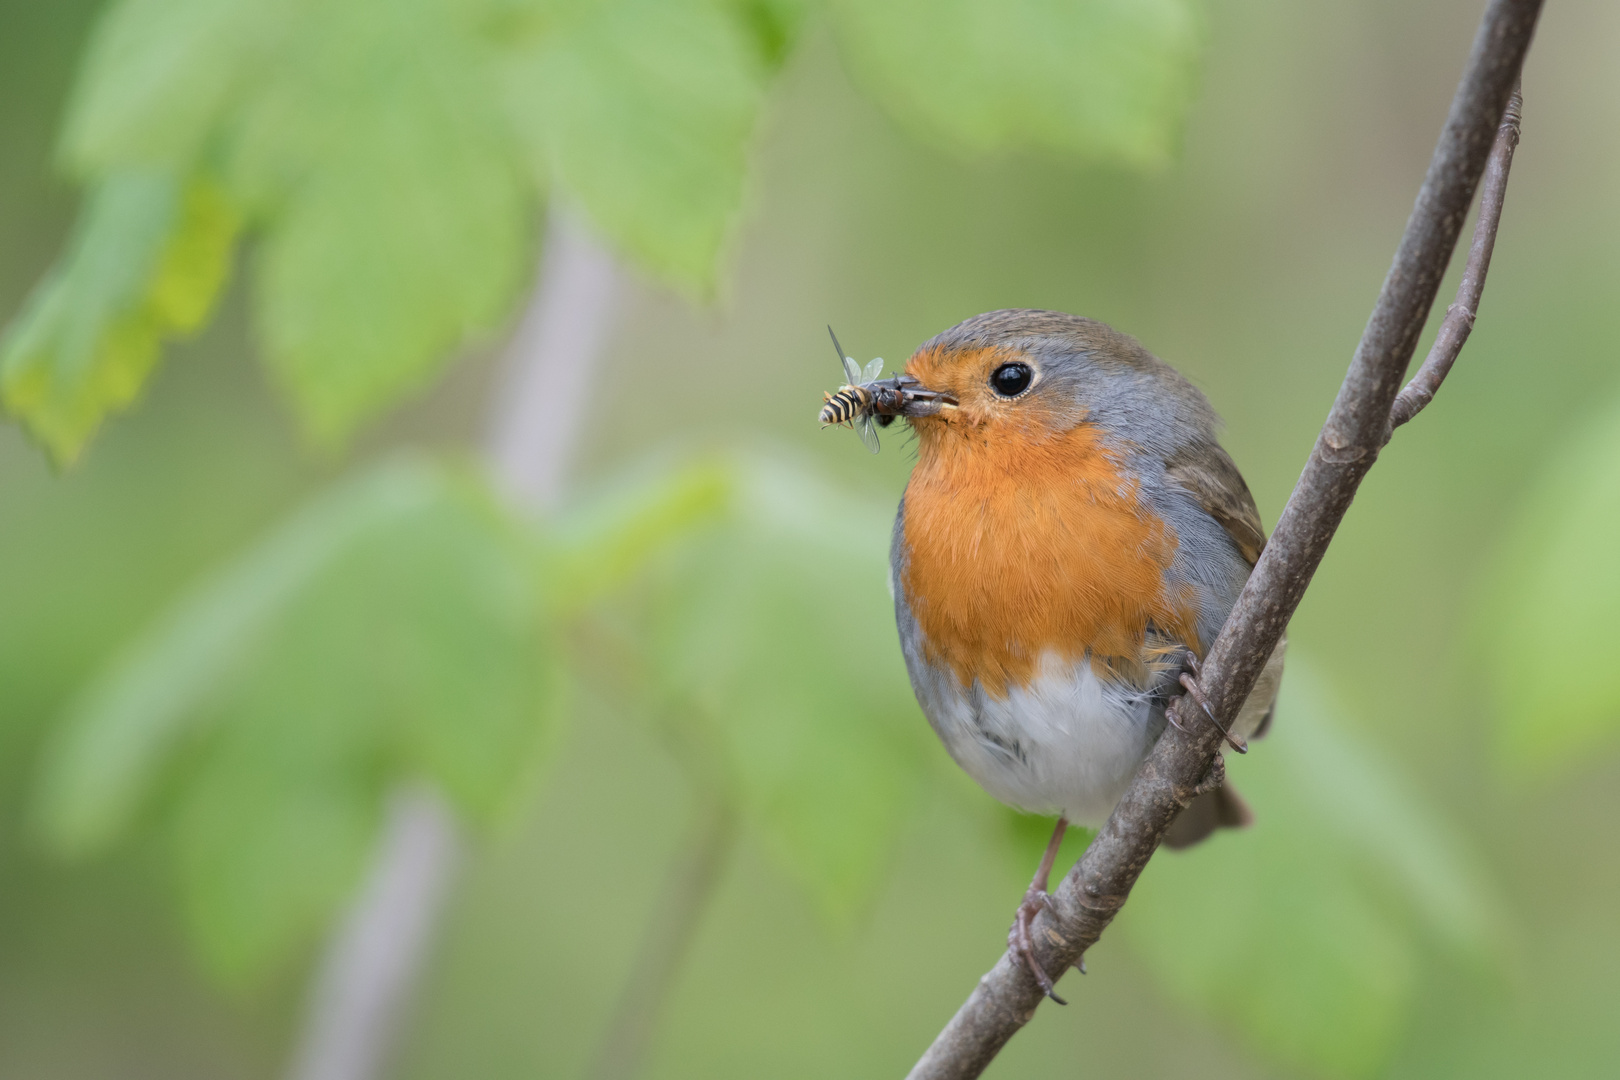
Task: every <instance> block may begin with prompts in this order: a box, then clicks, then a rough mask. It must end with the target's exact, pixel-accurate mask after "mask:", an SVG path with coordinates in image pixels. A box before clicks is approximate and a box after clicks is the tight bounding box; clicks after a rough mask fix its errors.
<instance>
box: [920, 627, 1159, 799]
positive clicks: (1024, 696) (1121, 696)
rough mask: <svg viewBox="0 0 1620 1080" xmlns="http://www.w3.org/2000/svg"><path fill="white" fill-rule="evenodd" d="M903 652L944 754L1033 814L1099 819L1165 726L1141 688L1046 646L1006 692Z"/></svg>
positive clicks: (988, 788) (995, 792)
mask: <svg viewBox="0 0 1620 1080" xmlns="http://www.w3.org/2000/svg"><path fill="white" fill-rule="evenodd" d="M909 651H910V650H908V652H909ZM907 660H908V661H912V663H911V664H910V665H909V666H911V667H912V673H911V674H912V683H913V685H914V687H915V688H916V690H917V697H918V700H919V701H920V702H921V704H922V707H923V712H924V713H925V714H927V716H928V720H929V722H930V723H931V724H932V725H933V727H934V730H935V731H936V732H938V733H939V737H940V739H941V740H943V741H944V743H945V748H946V750H948V751H949V752H950V755H951V757H952V758H954V759H955V760H956V763H957V764H958V765H960V766H961V767H962V768H963V769H964V770H965V771H966V772H967V774H968V775H969V776H971V777H973V779H975V780H977V781H978V782H979V784H980V786H982V787H983V788H984V789H985V790H986V791H987V792H989V793H990V794H991V795H992V796H994V797H995V798H997V799H999V800H1001V801H1002V802H1004V803H1008V804H1009V805H1012V806H1016V807H1019V808H1020V809H1023V810H1029V811H1032V812H1034V813H1041V814H1062V815H1064V816H1065V817H1067V818H1068V819H1069V820H1070V821H1074V822H1078V823H1081V824H1086V825H1100V824H1101V823H1102V821H1103V819H1104V818H1106V817H1107V816H1108V813H1109V811H1110V810H1112V809H1113V808H1114V804H1115V803H1116V802H1118V801H1119V797H1120V795H1122V794H1124V791H1125V787H1126V785H1127V784H1129V783H1130V779H1131V776H1132V775H1133V774H1134V773H1135V772H1136V767H1137V765H1138V764H1139V763H1140V762H1141V760H1142V758H1143V756H1144V755H1146V753H1147V751H1148V748H1149V747H1151V746H1152V745H1153V743H1154V741H1155V740H1156V739H1157V738H1158V737H1159V734H1160V732H1162V731H1163V730H1164V716H1163V713H1162V711H1159V710H1156V709H1154V707H1153V702H1152V698H1151V696H1150V695H1149V694H1148V693H1145V692H1142V691H1138V690H1135V689H1133V688H1131V687H1129V686H1126V685H1123V684H1121V683H1118V682H1115V681H1111V680H1105V679H1101V678H1099V677H1098V676H1097V674H1096V673H1095V672H1094V671H1093V670H1092V667H1091V664H1090V663H1089V662H1087V661H1084V660H1082V661H1079V662H1073V661H1064V660H1061V659H1059V658H1058V657H1057V656H1055V655H1051V654H1049V655H1047V656H1045V657H1043V658H1042V660H1041V663H1040V665H1039V667H1038V669H1037V673H1036V676H1035V678H1034V679H1032V680H1031V681H1030V682H1029V684H1028V685H1027V686H1024V687H1015V688H1013V689H1012V690H1010V692H1009V693H1008V695H1007V697H1006V698H1005V699H997V698H995V697H992V696H991V695H989V694H986V693H985V692H984V691H983V690H982V689H980V688H979V687H978V686H977V685H976V684H975V685H974V686H973V687H972V688H969V689H964V688H963V687H962V685H961V683H960V681H959V680H958V679H957V678H956V676H955V674H954V673H953V672H951V671H949V670H942V669H939V668H935V667H933V666H932V665H930V664H927V663H926V662H917V660H920V658H917V660H914V659H913V657H912V656H908V657H907Z"/></svg>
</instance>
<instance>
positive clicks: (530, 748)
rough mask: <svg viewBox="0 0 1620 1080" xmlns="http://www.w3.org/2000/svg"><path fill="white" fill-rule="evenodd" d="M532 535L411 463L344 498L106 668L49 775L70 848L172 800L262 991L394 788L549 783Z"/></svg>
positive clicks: (350, 864) (553, 680)
mask: <svg viewBox="0 0 1620 1080" xmlns="http://www.w3.org/2000/svg"><path fill="white" fill-rule="evenodd" d="M540 565H541V564H540V563H539V561H538V560H537V558H536V556H535V551H534V548H533V546H532V543H531V540H530V538H529V537H528V536H527V535H526V534H523V533H520V532H518V531H516V530H515V529H514V528H513V527H512V526H510V525H509V524H508V523H507V522H505V521H504V520H503V519H502V518H501V517H500V516H499V515H498V514H497V513H496V511H495V510H494V509H493V507H492V504H490V503H489V502H488V501H487V500H486V499H485V498H484V497H483V495H482V494H481V493H480V492H479V491H478V489H477V488H476V486H475V485H473V484H472V483H471V482H470V481H468V480H465V479H459V478H457V477H455V476H453V475H451V474H448V473H446V472H444V471H443V470H440V469H437V468H434V467H430V466H427V465H424V464H421V463H417V462H410V461H405V462H398V463H394V464H391V465H388V466H385V467H382V468H379V469H376V470H374V471H372V472H370V473H367V474H365V475H363V476H361V477H359V478H356V479H354V480H352V481H350V482H349V483H347V484H344V485H341V486H339V487H338V488H336V489H334V490H333V491H331V492H329V493H328V494H326V495H325V496H323V497H322V498H321V499H318V500H317V501H316V502H315V503H313V504H312V505H311V506H310V507H308V508H307V509H306V510H305V511H303V512H302V513H300V514H298V515H297V516H295V517H294V518H293V520H292V521H291V522H290V523H289V524H288V525H287V526H286V527H285V528H284V529H283V530H281V531H280V532H279V533H277V534H276V535H274V536H272V537H271V538H270V539H269V540H267V541H266V542H265V543H264V544H262V545H261V546H260V547H259V548H258V549H256V550H254V551H252V552H249V553H248V554H247V555H245V556H244V557H243V558H242V559H240V560H239V561H238V562H237V563H235V564H234V565H232V566H230V567H228V568H227V569H226V570H225V571H224V572H223V573H221V574H220V575H218V576H217V577H216V578H214V579H213V580H212V581H211V582H209V583H208V584H206V585H204V586H203V587H202V588H200V589H199V590H198V591H197V593H196V594H194V595H193V596H192V597H191V598H190V599H189V600H188V601H186V602H185V603H183V604H181V605H180V606H179V607H178V608H177V609H176V610H175V611H174V612H173V613H172V614H171V615H170V616H169V617H167V618H166V619H164V620H163V621H162V622H160V623H159V624H158V625H157V626H156V627H155V628H154V629H153V630H152V631H151V632H150V633H149V634H148V635H146V636H145V637H144V638H143V639H141V640H140V641H138V642H137V643H136V645H135V646H134V648H133V649H132V650H131V652H130V653H129V655H128V656H127V657H126V659H125V660H124V661H123V662H121V663H120V664H119V665H117V666H116V667H115V668H113V669H112V670H111V672H110V673H109V675H108V676H107V677H106V678H105V679H103V680H102V681H101V683H100V684H99V685H98V686H97V688H96V689H95V690H94V691H92V692H91V693H90V694H89V695H88V696H87V697H86V699H85V701H84V703H83V704H82V705H81V706H80V707H79V708H78V709H76V710H75V711H74V713H73V714H72V715H71V716H70V717H69V720H68V722H67V724H66V726H65V727H64V729H63V731H62V734H61V737H60V738H59V739H58V740H57V742H56V744H55V745H54V747H53V748H52V751H51V753H50V754H49V755H48V756H47V758H46V764H45V771H44V775H43V782H42V784H41V787H40V790H39V792H38V799H37V805H36V809H37V812H38V815H39V820H40V822H41V824H42V826H43V831H44V833H45V835H46V836H47V838H48V839H50V840H51V841H53V842H54V843H55V844H56V845H57V846H58V847H60V848H63V849H66V850H68V851H78V852H82V851H85V850H88V849H91V848H93V847H94V846H95V845H97V844H100V843H105V842H106V841H107V840H108V839H110V838H111V837H112V836H114V835H115V834H116V832H117V831H118V830H119V829H120V828H121V827H123V826H125V825H127V824H128V823H129V821H130V820H131V818H132V817H133V816H134V814H135V813H136V812H138V811H139V810H140V809H142V807H143V806H145V805H148V804H151V803H152V802H153V795H154V794H155V793H156V791H157V789H158V786H159V783H160V781H162V780H165V779H169V778H172V779H173V780H174V781H175V783H176V784H177V789H176V791H175V793H174V795H173V797H172V802H173V803H174V805H175V807H176V816H175V824H176V833H175V836H176V840H177V844H178V854H179V858H180V863H181V867H182V869H183V871H184V881H185V884H186V899H187V905H188V908H189V910H190V911H191V913H192V915H193V926H194V928H195V929H196V931H197V933H198V938H199V943H200V945H201V946H202V949H203V952H204V955H205V957H206V958H207V959H208V960H209V962H210V964H211V966H212V967H213V968H214V969H215V970H216V971H218V972H220V973H221V974H223V975H225V976H227V977H232V978H243V977H250V976H252V975H254V974H257V973H258V972H260V971H262V970H263V969H264V968H265V967H266V966H267V965H268V964H270V963H271V962H273V961H274V960H275V959H276V957H278V956H279V955H281V954H282V952H283V951H284V950H285V949H286V948H287V947H288V946H289V945H291V944H293V943H294V942H296V941H297V940H298V939H299V938H300V937H302V936H303V935H304V934H306V933H308V932H309V931H311V930H313V929H314V928H315V927H317V926H318V925H320V924H321V922H322V921H323V920H324V919H325V918H326V917H327V916H328V915H329V914H330V913H331V911H332V910H333V909H334V908H335V906H336V905H337V904H338V903H339V902H340V901H341V899H342V898H343V897H344V896H345V895H346V894H347V891H348V889H349V888H350V887H351V886H352V884H353V881H354V879H355V877H356V875H357V874H358V873H359V869H360V866H361V859H362V857H363V855H364V854H365V851H366V848H367V846H368V844H369V843H370V840H371V837H372V832H373V825H374V819H375V815H376V812H377V807H378V804H379V802H380V800H381V798H382V795H383V792H384V790H385V789H386V788H387V787H389V786H391V785H393V784H395V783H397V782H399V781H400V780H402V779H405V778H409V777H424V778H427V779H429V780H431V781H432V782H433V783H434V784H436V785H437V786H438V787H439V788H440V789H442V790H443V791H445V792H446V793H447V794H448V795H449V796H450V797H451V799H452V800H453V802H454V803H455V804H456V806H457V807H458V808H459V809H461V810H462V811H463V812H464V813H466V814H469V815H471V816H473V817H474V818H482V819H487V818H489V817H490V816H492V815H494V814H495V813H497V812H498V811H499V810H501V809H502V808H503V807H505V806H506V805H508V804H510V803H511V802H512V801H513V799H514V798H515V797H516V796H517V794H519V792H520V791H521V790H522V787H523V781H524V780H525V779H527V778H528V776H529V775H530V773H531V771H532V770H533V768H534V767H535V765H536V763H537V759H538V753H539V750H540V748H541V745H542V741H543V738H544V736H545V734H546V732H547V731H548V729H549V727H550V723H549V721H550V718H551V715H552V712H553V708H554V699H555V695H556V694H557V692H558V678H557V676H556V673H555V649H554V648H553V647H552V646H551V642H550V628H549V623H548V621H547V619H546V617H545V614H544V612H545V605H544V604H543V603H542V597H541V594H540V589H539V585H538V584H537V580H536V572H537V569H538V567H539V566H540Z"/></svg>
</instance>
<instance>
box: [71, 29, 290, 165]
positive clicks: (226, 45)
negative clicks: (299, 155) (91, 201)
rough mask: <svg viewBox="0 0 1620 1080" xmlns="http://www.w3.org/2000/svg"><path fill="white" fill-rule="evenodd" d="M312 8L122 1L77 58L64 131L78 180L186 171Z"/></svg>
mask: <svg viewBox="0 0 1620 1080" xmlns="http://www.w3.org/2000/svg"><path fill="white" fill-rule="evenodd" d="M310 6H311V5H310V4H309V3H307V2H304V3H299V2H294V3H276V2H272V0H122V2H121V3H113V4H111V5H109V6H108V8H107V11H106V14H105V15H104V16H103V18H102V20H101V22H100V24H99V25H97V27H96V30H95V33H94V35H93V37H92V38H91V41H90V45H89V47H88V49H87V50H86V53H85V57H84V62H83V66H82V67H81V68H80V72H79V79H78V83H77V85H76V86H75V88H74V94H73V100H72V102H71V106H70V108H69V110H68V115H67V119H66V121H65V122H64V125H63V133H62V152H63V156H64V158H65V159H66V160H67V163H68V165H69V166H70V167H71V168H72V169H73V171H74V172H75V173H77V174H78V175H80V176H97V175H100V174H102V173H105V172H109V171H112V170H117V169H123V168H130V167H132V166H142V165H144V166H147V167H161V168H167V169H171V170H177V171H180V170H185V169H188V168H190V167H191V166H192V165H193V163H195V162H196V161H197V160H198V159H199V158H200V156H201V155H202V153H203V151H204V148H205V146H206V145H207V143H208V141H209V140H210V139H211V138H213V137H214V136H215V135H216V134H217V128H218V125H219V123H220V121H221V119H222V118H223V117H224V116H225V114H226V112H227V110H228V109H229V107H230V106H231V105H232V104H234V103H235V101H236V100H237V99H238V98H239V97H240V95H241V94H242V93H243V92H244V91H245V90H246V89H247V88H248V87H249V86H250V85H251V81H252V79H253V78H254V77H256V76H257V75H258V74H259V73H260V72H261V71H262V70H263V69H264V66H265V64H266V63H267V62H268V61H269V60H270V59H271V58H272V57H273V56H274V55H275V52H276V50H277V48H278V47H279V46H280V45H281V44H282V41H283V39H284V37H285V35H286V34H287V32H288V30H289V28H290V27H291V26H292V25H294V22H295V20H296V19H297V18H298V17H299V16H300V15H301V14H303V13H304V11H305V10H306V9H307V8H309V7H310Z"/></svg>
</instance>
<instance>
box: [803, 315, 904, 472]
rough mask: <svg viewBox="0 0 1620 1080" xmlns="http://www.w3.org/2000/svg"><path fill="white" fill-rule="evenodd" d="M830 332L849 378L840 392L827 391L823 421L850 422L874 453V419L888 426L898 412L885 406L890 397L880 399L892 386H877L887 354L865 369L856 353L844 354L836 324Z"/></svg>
mask: <svg viewBox="0 0 1620 1080" xmlns="http://www.w3.org/2000/svg"><path fill="white" fill-rule="evenodd" d="M827 333H828V335H829V336H831V338H832V343H833V348H834V349H836V350H838V360H839V363H841V364H843V365H844V378H846V379H848V380H849V381H848V382H847V383H845V384H844V385H843V386H841V387H839V388H838V390H837V392H836V393H832V394H823V395H822V398H823V400H824V401H825V402H826V404H825V405H823V406H822V407H821V423H822V424H823V426H825V425H828V424H849V425H850V426H851V427H853V428H854V429H855V431H856V433H857V434H858V435H860V437H861V442H863V443H865V444H866V448H867V449H868V450H870V451H872V453H874V454H875V453H877V452H878V449H879V447H878V437H877V432H876V431H875V430H874V429H873V423H874V421H875V422H876V424H877V426H878V427H888V426H889V425H890V424H892V423H894V415H895V414H894V412H893V411H889V410H886V409H884V405H887V404H889V403H888V402H887V401H880V398H881V397H886V396H892V394H893V391H892V390H891V389H890V388H889V387H883V388H881V389H879V388H875V387H873V385H872V384H873V383H875V382H877V381H878V375H879V374H881V373H882V371H883V357H881V356H880V357H878V358H877V359H875V360H873V361H872V362H871V363H870V364H867V365H866V370H865V371H862V370H861V365H859V364H857V363H856V362H855V358H854V357H853V356H845V355H844V347H843V346H842V345H840V344H838V335H837V334H834V333H833V329H832V327H830V326H829V327H827Z"/></svg>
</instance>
